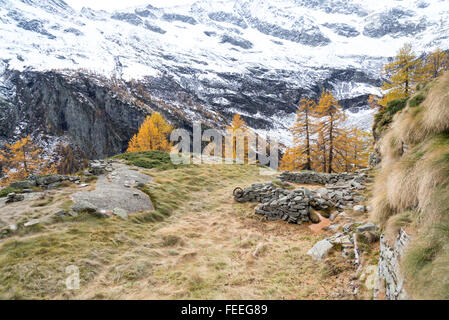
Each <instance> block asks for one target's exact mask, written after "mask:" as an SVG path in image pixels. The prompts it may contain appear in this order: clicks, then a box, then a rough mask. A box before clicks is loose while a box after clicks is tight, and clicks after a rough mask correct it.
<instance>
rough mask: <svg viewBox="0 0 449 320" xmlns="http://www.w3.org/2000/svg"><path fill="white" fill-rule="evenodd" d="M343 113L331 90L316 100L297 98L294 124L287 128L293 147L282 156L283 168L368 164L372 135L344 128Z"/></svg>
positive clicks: (340, 168) (331, 168)
mask: <svg viewBox="0 0 449 320" xmlns="http://www.w3.org/2000/svg"><path fill="white" fill-rule="evenodd" d="M345 119H346V117H345V113H344V111H343V109H342V107H341V106H340V105H339V103H338V101H337V100H336V99H335V97H334V96H333V95H332V93H331V92H327V91H323V92H322V94H321V96H320V99H319V101H318V103H315V102H314V101H311V100H308V99H303V100H301V101H300V104H299V107H298V112H297V117H296V123H295V124H294V125H293V126H292V128H290V131H291V132H292V135H293V147H292V148H290V149H288V150H287V151H286V152H285V154H284V156H283V157H282V159H281V169H282V170H290V171H292V170H304V169H307V170H317V171H322V172H329V173H332V172H351V171H354V170H357V169H359V168H364V167H367V166H368V158H369V152H370V150H371V148H372V147H371V146H372V141H371V139H370V137H371V135H370V134H368V133H365V132H363V131H362V130H360V129H358V128H353V129H348V128H345V127H344V121H345Z"/></svg>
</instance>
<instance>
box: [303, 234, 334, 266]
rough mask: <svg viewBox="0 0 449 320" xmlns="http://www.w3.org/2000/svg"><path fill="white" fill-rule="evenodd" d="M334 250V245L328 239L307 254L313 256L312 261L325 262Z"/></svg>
mask: <svg viewBox="0 0 449 320" xmlns="http://www.w3.org/2000/svg"><path fill="white" fill-rule="evenodd" d="M332 248H333V245H332V243H330V242H329V241H328V240H327V239H324V240H321V241H319V242H317V243H316V244H315V245H314V246H313V247H312V248H311V249H310V250H309V251H307V254H308V255H309V256H311V257H312V259H314V260H318V261H319V260H323V259H324V258H325V257H326V256H327V254H328V252H329V251H330V250H331V249H332Z"/></svg>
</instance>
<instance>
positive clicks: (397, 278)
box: [374, 229, 411, 300]
mask: <svg viewBox="0 0 449 320" xmlns="http://www.w3.org/2000/svg"><path fill="white" fill-rule="evenodd" d="M410 239H411V238H410V236H409V235H408V234H407V233H406V232H405V231H404V230H403V229H401V230H400V231H399V234H398V236H397V238H396V241H395V243H394V245H393V246H392V247H391V246H389V245H388V244H387V243H386V241H385V237H384V236H382V237H381V239H380V256H379V264H378V268H377V278H378V280H377V281H376V284H375V287H374V297H375V298H379V297H381V296H382V295H383V294H384V295H385V297H386V298H387V299H389V300H405V299H407V292H406V291H405V288H404V283H405V280H404V277H403V275H402V272H401V268H400V261H401V257H402V254H403V253H404V250H405V248H406V247H407V244H408V243H409V241H410Z"/></svg>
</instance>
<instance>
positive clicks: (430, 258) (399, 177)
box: [373, 73, 449, 299]
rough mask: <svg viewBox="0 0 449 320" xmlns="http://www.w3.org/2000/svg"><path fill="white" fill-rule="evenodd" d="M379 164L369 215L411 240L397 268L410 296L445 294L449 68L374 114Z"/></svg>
mask: <svg viewBox="0 0 449 320" xmlns="http://www.w3.org/2000/svg"><path fill="white" fill-rule="evenodd" d="M374 129H375V131H376V132H378V133H382V132H383V135H382V138H381V139H380V141H379V143H378V144H379V147H380V151H381V154H382V169H381V170H380V172H379V173H378V176H377V178H376V183H375V186H374V191H373V194H374V199H373V208H374V210H373V218H374V219H375V220H376V221H377V222H378V223H380V224H381V225H382V226H383V228H384V230H385V231H386V233H387V237H388V238H389V240H390V241H392V240H393V239H394V237H395V235H396V232H397V230H398V229H399V228H400V227H405V228H407V230H408V231H409V232H411V233H412V237H413V240H412V242H411V244H410V245H409V248H408V250H407V251H406V253H405V254H404V256H403V261H402V269H403V271H404V273H405V276H406V278H407V280H408V281H407V292H408V293H409V294H410V295H411V297H412V298H418V299H419V298H421V299H449V73H446V74H445V75H443V76H442V77H440V78H439V79H436V80H434V81H432V82H430V83H427V84H425V85H424V86H423V88H422V89H421V90H420V91H419V92H418V93H417V94H415V95H414V96H413V97H411V98H410V99H409V100H407V101H406V100H401V101H396V102H393V103H391V104H390V105H389V106H388V107H387V109H386V110H385V111H384V112H382V113H381V114H379V115H378V116H377V118H376V124H375V128H374Z"/></svg>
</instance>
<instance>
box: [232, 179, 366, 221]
mask: <svg viewBox="0 0 449 320" xmlns="http://www.w3.org/2000/svg"><path fill="white" fill-rule="evenodd" d="M279 179H281V180H283V181H289V182H296V183H302V184H325V185H326V186H327V187H325V188H320V189H318V190H309V189H307V188H298V189H296V190H293V191H289V190H285V189H282V188H277V187H276V186H275V185H274V184H273V183H271V182H267V183H265V184H253V185H251V186H250V187H247V188H245V189H241V188H237V189H235V190H234V199H235V200H236V201H237V202H260V203H261V204H260V205H258V206H257V207H256V208H255V212H256V213H257V214H260V215H264V216H265V217H266V218H267V219H268V220H279V219H283V220H285V221H288V222H290V223H297V224H301V223H302V222H307V221H310V220H311V218H310V214H311V210H312V209H314V210H317V211H323V210H325V211H326V210H327V211H328V210H329V209H332V208H333V209H336V210H344V209H353V208H354V205H356V204H358V203H361V202H363V201H364V200H365V197H363V196H361V195H359V193H358V192H359V190H362V189H364V188H365V187H364V182H365V179H366V175H365V174H364V173H363V172H357V173H354V174H352V173H351V174H348V173H341V174H323V173H317V172H308V171H305V172H295V173H292V172H284V173H282V174H281V176H280V177H279ZM292 180H293V181H292ZM363 211H365V207H364V206H363Z"/></svg>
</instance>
